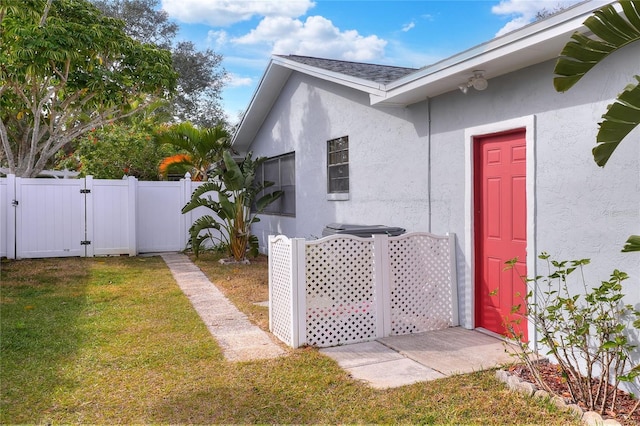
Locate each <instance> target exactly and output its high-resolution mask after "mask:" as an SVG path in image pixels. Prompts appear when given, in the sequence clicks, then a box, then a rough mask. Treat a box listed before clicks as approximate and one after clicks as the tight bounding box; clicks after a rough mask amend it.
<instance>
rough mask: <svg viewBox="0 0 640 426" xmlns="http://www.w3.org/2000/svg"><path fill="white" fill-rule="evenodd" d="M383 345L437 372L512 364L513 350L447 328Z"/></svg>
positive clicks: (477, 335) (492, 340)
mask: <svg viewBox="0 0 640 426" xmlns="http://www.w3.org/2000/svg"><path fill="white" fill-rule="evenodd" d="M380 342H381V343H383V344H384V345H386V346H388V347H390V348H392V349H394V350H396V351H398V352H399V353H401V354H403V355H405V356H407V357H409V358H411V359H413V360H415V361H417V362H419V363H421V364H424V365H428V366H429V367H431V368H433V369H435V370H437V371H439V372H441V373H442V374H446V375H451V374H464V373H471V372H474V371H479V370H484V369H489V368H495V367H498V366H500V365H504V364H511V363H513V362H515V361H516V359H515V358H514V356H513V355H512V354H513V353H515V348H514V347H513V346H511V345H506V344H505V342H504V341H502V340H500V339H497V338H495V337H492V336H489V335H486V334H483V333H480V332H479V331H474V330H467V329H464V328H460V327H451V328H447V329H444V330H436V331H430V332H427V333H420V334H415V335H404V336H390V337H385V338H383V339H380Z"/></svg>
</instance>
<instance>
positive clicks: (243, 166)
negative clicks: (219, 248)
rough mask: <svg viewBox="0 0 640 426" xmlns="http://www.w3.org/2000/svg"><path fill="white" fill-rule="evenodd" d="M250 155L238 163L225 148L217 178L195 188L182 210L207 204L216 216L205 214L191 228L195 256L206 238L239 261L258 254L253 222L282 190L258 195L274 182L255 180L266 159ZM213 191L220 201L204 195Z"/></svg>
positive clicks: (217, 169)
mask: <svg viewBox="0 0 640 426" xmlns="http://www.w3.org/2000/svg"><path fill="white" fill-rule="evenodd" d="M251 156H252V154H251V153H248V154H247V155H246V157H245V158H244V160H243V161H242V162H241V163H240V164H237V163H236V162H235V160H234V159H233V158H232V157H231V153H230V152H229V151H225V152H224V165H223V166H220V167H218V168H216V171H215V179H214V180H210V181H208V182H206V183H204V184H202V185H200V186H199V187H198V188H197V189H196V190H195V191H193V194H192V195H191V201H189V203H188V204H187V205H186V206H184V207H183V208H182V213H187V212H190V211H191V210H194V209H196V208H198V207H206V208H208V209H210V210H212V211H213V212H214V213H215V214H216V216H217V219H216V218H214V217H213V216H211V215H204V216H202V217H200V218H199V219H197V220H196V221H195V222H194V223H193V225H192V226H191V228H190V229H189V236H190V238H189V245H190V246H191V249H192V250H193V252H194V254H195V255H196V256H198V253H199V252H200V250H201V249H202V247H203V246H204V244H205V242H206V241H208V240H213V242H215V240H218V239H220V240H221V242H222V243H223V244H224V245H225V246H226V247H227V248H228V251H229V255H230V257H231V258H233V259H234V261H236V262H243V261H246V256H247V253H249V254H251V255H253V256H257V255H258V239H257V238H256V237H255V235H251V224H253V223H256V222H259V221H260V218H258V216H257V214H259V213H261V212H262V211H264V209H265V207H267V206H268V205H269V204H271V203H273V202H274V201H275V200H277V199H278V198H280V197H281V196H282V194H283V192H282V191H273V192H271V193H269V194H266V195H263V196H262V197H260V198H258V197H257V196H258V194H259V193H260V192H261V191H262V190H263V189H265V188H267V187H269V186H271V185H273V182H264V183H259V182H257V181H256V179H255V177H256V169H257V168H258V166H259V165H260V164H262V163H263V162H264V161H265V160H266V159H267V158H266V157H260V158H256V159H255V160H252V159H251ZM212 191H213V192H216V193H217V195H218V200H217V201H216V200H214V199H212V198H211V197H210V196H206V197H205V196H204V195H205V194H207V193H208V192H212ZM212 229H215V230H217V231H219V232H220V238H216V237H214V235H213V234H211V232H210V230H212Z"/></svg>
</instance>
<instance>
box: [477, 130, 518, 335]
mask: <svg viewBox="0 0 640 426" xmlns="http://www.w3.org/2000/svg"><path fill="white" fill-rule="evenodd" d="M474 153H475V163H474V167H475V168H474V170H475V180H474V181H475V194H474V202H475V204H474V205H475V223H474V225H475V248H476V259H475V265H476V270H475V280H476V306H475V312H476V327H482V328H485V329H487V330H490V331H493V332H495V333H499V334H502V335H509V334H508V331H507V329H506V328H505V320H506V321H510V322H511V323H512V324H516V329H517V330H518V331H521V332H522V333H523V338H524V340H526V339H527V326H526V321H525V320H524V318H523V317H522V315H521V314H522V312H524V297H525V294H526V285H525V283H524V281H523V280H522V278H521V276H524V275H526V248H527V208H526V205H527V203H526V185H525V182H526V145H525V130H524V129H520V130H517V131H512V132H505V133H500V134H494V135H488V136H482V137H476V138H475V139H474ZM515 257H517V258H518V263H517V265H516V268H515V269H513V270H507V271H505V270H504V269H505V266H506V265H505V262H506V261H508V260H510V259H513V258H515ZM517 305H522V307H521V308H520V310H519V312H516V313H515V314H514V313H512V309H513V307H514V306H517ZM518 319H519V320H520V324H519V325H517V320H518ZM514 321H515V322H514Z"/></svg>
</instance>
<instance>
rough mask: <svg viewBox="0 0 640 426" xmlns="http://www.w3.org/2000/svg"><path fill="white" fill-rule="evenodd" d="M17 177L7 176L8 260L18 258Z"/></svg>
mask: <svg viewBox="0 0 640 426" xmlns="http://www.w3.org/2000/svg"><path fill="white" fill-rule="evenodd" d="M17 202H18V200H17V199H16V175H12V174H9V175H7V217H6V219H5V220H6V221H7V235H6V238H7V241H6V243H7V259H15V258H16V226H17V225H16V223H17V211H16V210H17V208H18V205H17Z"/></svg>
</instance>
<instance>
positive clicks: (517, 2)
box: [491, 0, 579, 37]
mask: <svg viewBox="0 0 640 426" xmlns="http://www.w3.org/2000/svg"><path fill="white" fill-rule="evenodd" d="M578 1H579V0H561V1H559V0H501V1H500V3H499V4H497V5H495V6H493V7H492V8H491V12H492V13H493V14H495V15H503V16H506V17H509V18H511V20H510V21H509V22H507V23H506V24H505V25H504V26H503V27H502V28H501V29H500V30H499V31H498V32H497V33H496V37H498V36H501V35H503V34H506V33H508V32H511V31H513V30H516V29H518V28H520V27H523V26H525V25H527V24H529V23H531V22H533V20H534V19H535V17H536V14H537V13H538V12H540V11H542V10H544V9H546V10H547V11H553V10H556V9H557V8H559V7H562V8H565V7H569V6H571V5H573V4H575V3H578Z"/></svg>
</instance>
